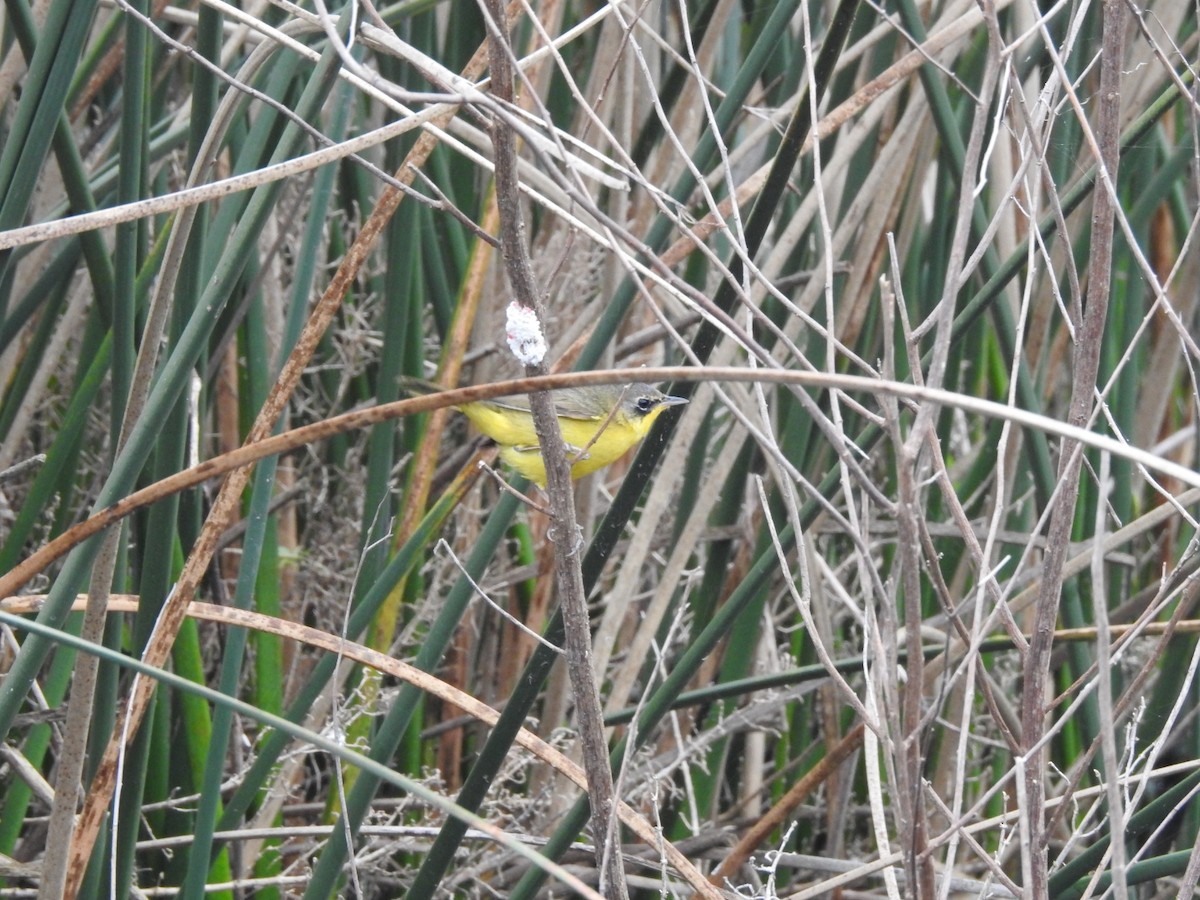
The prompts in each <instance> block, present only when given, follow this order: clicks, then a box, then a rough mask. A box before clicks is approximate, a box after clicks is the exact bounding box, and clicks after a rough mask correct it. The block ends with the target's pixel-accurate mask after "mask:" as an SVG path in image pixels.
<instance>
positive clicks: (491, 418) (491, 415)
mask: <svg viewBox="0 0 1200 900" xmlns="http://www.w3.org/2000/svg"><path fill="white" fill-rule="evenodd" d="M460 409H461V410H462V412H463V413H464V414H465V415H466V416H467V418H468V419H470V420H471V422H472V423H473V424H474V425H475V427H476V428H478V429H479V430H480V431H482V432H483V433H484V434H486V435H487V436H488V437H490V438H491V439H492V440H494V441H495V442H496V443H497V444H499V445H500V457H501V459H503V460H504V462H505V463H507V464H508V465H509V466H511V467H512V468H514V469H516V470H517V471H518V472H520V473H521V474H522V475H524V476H525V477H526V478H528V479H529V480H530V481H533V482H535V483H536V484H539V485H541V486H542V487H545V486H546V465H545V463H544V462H543V460H542V451H541V447H540V445H539V444H538V439H537V431H536V430H535V429H534V427H533V416H532V415H531V414H530V413H529V412H528V411H526V410H521V409H513V408H511V407H507V406H498V405H494V404H491V403H487V402H480V403H467V404H464V405H463V406H461V407H460ZM660 412H662V408H657V409H654V410H651V411H650V412H649V413H648V414H647V415H644V416H639V417H636V418H632V419H631V418H629V417H627V416H625V415H624V414H623V413H622V412H621V411H619V410H618V411H617V413H616V414H614V415H612V416H607V417H602V418H587V419H580V418H574V417H571V416H566V415H562V414H561V413H560V414H559V417H558V424H559V427H560V428H561V429H562V435H563V440H564V441H565V442H566V444H567V452H568V453H570V454H572V455H573V458H576V461H575V462H574V463H573V464H572V466H571V477H572V478H581V477H582V476H584V475H587V474H588V473H590V472H595V471H596V470H597V469H602V468H604V467H605V466H607V465H609V464H610V463H613V462H615V461H616V460H617V459H619V458H620V457H622V456H624V455H625V453H627V452H628V451H629V448H630V447H632V446H633V445H634V444H636V443H637V442H638V441H640V440H641V439H642V438H643V437H645V436H646V433H647V432H648V431H649V430H650V426H651V425H652V424H653V423H654V420H655V419H656V418H657V417H658V414H659V413H660Z"/></svg>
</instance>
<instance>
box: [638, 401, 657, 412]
mask: <svg viewBox="0 0 1200 900" xmlns="http://www.w3.org/2000/svg"><path fill="white" fill-rule="evenodd" d="M637 408H638V412H641V413H648V412H650V410H652V409H653V408H654V400H652V399H651V398H650V397H638V399H637Z"/></svg>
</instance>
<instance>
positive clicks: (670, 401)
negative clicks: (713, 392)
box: [658, 397, 688, 406]
mask: <svg viewBox="0 0 1200 900" xmlns="http://www.w3.org/2000/svg"><path fill="white" fill-rule="evenodd" d="M687 402H688V401H687V397H663V398H662V399H661V400H659V401H658V405H659V406H683V404H685V403H687Z"/></svg>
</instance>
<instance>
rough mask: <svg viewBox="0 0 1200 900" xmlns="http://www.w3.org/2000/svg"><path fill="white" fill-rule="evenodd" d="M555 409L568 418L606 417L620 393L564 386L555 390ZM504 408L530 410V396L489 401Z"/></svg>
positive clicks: (523, 395) (519, 395)
mask: <svg viewBox="0 0 1200 900" xmlns="http://www.w3.org/2000/svg"><path fill="white" fill-rule="evenodd" d="M551 396H552V397H553V398H554V411H555V412H557V413H558V414H559V415H560V416H564V417H566V418H568V419H595V420H599V419H605V418H608V414H609V411H610V410H611V409H612V407H613V405H615V403H616V400H617V398H618V397H619V396H620V394H619V393H612V394H610V393H609V392H608V391H605V390H603V389H599V390H598V389H596V388H587V389H584V388H562V389H561V390H557V391H554V392H553V393H552V394H551ZM487 402H488V403H493V404H495V405H496V406H499V407H502V408H504V409H515V410H520V411H521V412H529V396H528V395H527V394H516V395H513V396H511V397H497V398H495V399H494V400H489V401H487Z"/></svg>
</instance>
